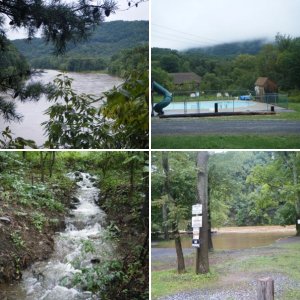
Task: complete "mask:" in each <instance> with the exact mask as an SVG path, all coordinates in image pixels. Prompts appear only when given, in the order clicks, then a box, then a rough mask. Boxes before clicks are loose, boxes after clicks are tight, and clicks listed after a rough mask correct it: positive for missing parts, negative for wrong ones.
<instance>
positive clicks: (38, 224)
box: [31, 212, 47, 232]
mask: <svg viewBox="0 0 300 300" xmlns="http://www.w3.org/2000/svg"><path fill="white" fill-rule="evenodd" d="M46 220H47V219H46V217H45V215H44V214H43V213H39V212H35V213H33V215H32V218H31V222H32V224H33V225H34V227H35V228H36V229H37V230H38V231H39V232H42V230H43V227H44V225H45V222H46Z"/></svg>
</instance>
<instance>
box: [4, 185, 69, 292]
mask: <svg viewBox="0 0 300 300" xmlns="http://www.w3.org/2000/svg"><path fill="white" fill-rule="evenodd" d="M49 190H51V192H53V195H56V196H57V197H59V199H60V200H61V201H62V203H64V206H65V207H68V206H69V205H70V203H71V199H72V197H71V196H70V193H71V187H70V186H59V185H58V184H53V185H51V186H49ZM41 192H42V191H41ZM11 194H12V193H9V192H8V191H1V192H0V284H1V283H11V282H13V281H15V280H20V279H21V278H22V270H23V269H25V268H27V267H29V266H30V265H31V264H32V263H33V262H35V261H40V260H45V259H47V258H48V257H49V256H50V254H51V253H52V251H53V247H54V240H53V236H54V234H55V232H57V231H62V230H63V229H64V228H65V220H64V218H65V211H63V209H61V207H60V206H58V208H59V210H56V209H52V208H49V207H39V208H38V209H36V210H34V211H33V209H32V207H31V206H30V205H27V203H26V200H25V199H23V200H21V199H19V200H20V201H23V202H24V204H22V203H20V202H19V201H17V202H12V201H15V199H13V198H12V197H13V196H11ZM0 296H1V290H0ZM0 298H1V297H0Z"/></svg>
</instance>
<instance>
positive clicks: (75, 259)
mask: <svg viewBox="0 0 300 300" xmlns="http://www.w3.org/2000/svg"><path fill="white" fill-rule="evenodd" d="M68 177H70V178H71V179H74V180H76V183H77V186H78V190H77V194H76V197H74V198H73V199H74V203H73V205H74V209H72V210H71V212H70V216H68V217H67V218H66V230H65V231H64V232H62V233H58V234H57V236H56V237H55V250H54V252H53V254H52V256H51V258H50V259H49V260H48V261H44V262H37V263H35V264H34V265H33V266H32V267H31V268H30V269H29V270H27V271H25V272H24V273H23V281H22V283H21V284H20V285H19V288H20V291H19V292H18V293H17V294H18V297H19V298H18V300H23V299H24V300H25V299H26V300H60V299H62V300H80V299H98V298H97V297H95V296H93V295H92V294H91V293H90V292H83V291H80V290H77V289H76V288H74V287H73V284H72V277H73V275H74V274H75V273H76V272H81V271H80V270H79V269H80V268H82V267H88V266H91V265H92V261H93V260H94V261H95V260H97V262H98V263H99V262H100V263H101V260H102V259H104V258H107V257H110V256H111V255H112V253H113V246H112V245H111V244H110V243H108V242H107V241H106V239H105V234H106V231H105V229H104V228H103V225H104V223H105V213H104V212H103V211H102V210H101V209H100V208H99V206H98V205H97V204H96V203H95V201H97V200H98V195H99V189H98V188H97V187H95V186H94V181H95V180H96V178H95V177H93V176H91V175H90V174H87V173H81V172H75V173H70V174H68ZM87 241H90V242H91V243H92V244H93V247H94V248H95V249H96V251H95V253H90V252H89V253H86V252H85V251H84V250H83V248H84V243H85V242H87Z"/></svg>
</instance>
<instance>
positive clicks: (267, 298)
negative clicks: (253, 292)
mask: <svg viewBox="0 0 300 300" xmlns="http://www.w3.org/2000/svg"><path fill="white" fill-rule="evenodd" d="M257 300H274V280H273V279H272V278H270V277H267V278H261V279H259V280H258V287H257Z"/></svg>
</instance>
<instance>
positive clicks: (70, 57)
mask: <svg viewBox="0 0 300 300" xmlns="http://www.w3.org/2000/svg"><path fill="white" fill-rule="evenodd" d="M148 36H149V23H148V21H113V22H107V23H103V24H101V25H100V26H99V27H97V28H96V29H95V31H94V32H93V33H92V34H91V36H90V37H89V38H88V39H87V40H85V41H83V42H81V43H78V44H76V45H75V44H71V45H69V46H68V48H67V51H66V53H65V54H64V55H63V56H55V55H53V54H52V53H53V46H52V45H51V44H47V43H46V42H45V41H44V40H43V39H41V38H34V39H33V40H31V41H28V40H27V39H20V40H14V41H12V42H13V44H14V45H15V46H16V47H17V49H18V50H19V51H20V52H21V53H22V54H23V55H24V56H25V57H26V58H27V59H28V61H29V62H30V64H31V66H32V67H34V68H53V69H66V70H69V71H79V70H80V71H83V70H103V69H105V68H106V67H107V65H108V63H109V60H110V58H111V57H112V56H113V55H114V54H117V53H119V52H120V51H122V50H124V49H130V48H134V47H136V46H140V45H144V44H147V43H148V40H149V39H148Z"/></svg>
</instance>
